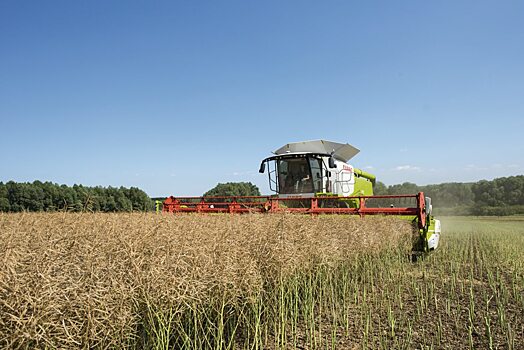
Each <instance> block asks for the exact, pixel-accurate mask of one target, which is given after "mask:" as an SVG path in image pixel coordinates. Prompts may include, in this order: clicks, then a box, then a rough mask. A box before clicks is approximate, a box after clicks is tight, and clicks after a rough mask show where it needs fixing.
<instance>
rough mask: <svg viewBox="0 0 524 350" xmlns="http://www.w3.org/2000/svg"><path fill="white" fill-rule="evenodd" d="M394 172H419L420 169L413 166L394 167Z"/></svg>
mask: <svg viewBox="0 0 524 350" xmlns="http://www.w3.org/2000/svg"><path fill="white" fill-rule="evenodd" d="M395 170H396V171H420V167H418V166H413V165H399V166H397V167H395Z"/></svg>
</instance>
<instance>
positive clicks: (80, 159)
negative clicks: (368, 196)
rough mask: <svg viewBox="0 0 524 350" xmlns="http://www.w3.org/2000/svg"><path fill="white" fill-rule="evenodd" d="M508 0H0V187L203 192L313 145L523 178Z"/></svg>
mask: <svg viewBox="0 0 524 350" xmlns="http://www.w3.org/2000/svg"><path fill="white" fill-rule="evenodd" d="M523 23H524V2H522V1H460V0H453V1H419V0H413V1H402V0H400V1H245V0H238V1H228V0H227V1H165V2H164V1H69V0H68V1H15V0H13V1H9V0H7V1H6V0H3V1H0V128H1V129H0V130H1V131H0V149H1V150H2V151H1V153H0V181H4V182H6V181H9V180H14V181H19V182H24V181H34V180H37V179H38V180H42V181H52V182H56V183H60V184H62V183H65V184H69V185H72V184H74V183H81V184H84V185H89V186H95V185H101V186H109V185H111V186H121V185H122V186H127V187H129V186H137V187H140V188H142V189H144V190H145V191H146V192H147V193H148V194H149V195H151V196H163V195H170V194H173V195H200V194H202V193H203V192H205V191H206V190H208V189H210V188H212V187H214V186H215V185H216V184H217V183H218V182H228V181H251V182H253V183H255V184H256V185H258V186H259V187H260V188H261V190H262V192H263V193H268V192H269V190H268V186H267V178H266V175H265V174H264V175H261V174H258V172H257V170H258V166H259V163H260V160H261V159H263V158H265V157H266V156H269V155H270V152H271V151H273V150H275V149H277V148H279V147H280V146H282V145H283V144H286V143H288V142H293V141H302V140H314V139H327V140H332V141H338V142H348V143H350V144H352V145H354V146H356V147H357V148H359V149H360V150H361V152H360V154H358V155H357V156H356V157H355V158H353V160H352V161H351V164H352V165H354V166H356V167H360V168H363V169H366V170H367V171H369V172H371V173H374V174H376V175H377V177H378V179H379V180H380V181H382V182H384V183H386V184H388V185H392V184H396V183H402V182H405V181H410V182H414V183H417V184H421V185H422V184H430V183H441V182H454V181H460V182H470V181H478V180H481V179H493V178H495V177H501V176H510V175H517V174H523V173H524V156H523V154H524V141H523V129H524V63H523V62H524V24H523Z"/></svg>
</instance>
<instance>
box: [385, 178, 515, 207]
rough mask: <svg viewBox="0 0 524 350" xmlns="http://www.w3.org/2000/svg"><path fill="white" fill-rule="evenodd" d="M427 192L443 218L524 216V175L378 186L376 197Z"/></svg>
mask: <svg viewBox="0 0 524 350" xmlns="http://www.w3.org/2000/svg"><path fill="white" fill-rule="evenodd" d="M417 192H424V194H425V195H427V196H429V197H431V200H432V204H433V208H435V209H436V213H439V214H440V215H445V214H454V215H513V214H524V175H518V176H509V177H501V178H497V179H494V180H491V181H487V180H482V181H478V182H475V183H457V182H454V183H442V184H438V185H426V186H418V185H416V184H414V183H410V182H405V183H403V184H398V185H392V186H386V185H384V184H383V183H381V182H377V184H376V185H375V194H377V195H380V194H383V195H395V194H410V193H417Z"/></svg>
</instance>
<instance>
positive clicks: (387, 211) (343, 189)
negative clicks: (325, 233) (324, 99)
mask: <svg viewBox="0 0 524 350" xmlns="http://www.w3.org/2000/svg"><path fill="white" fill-rule="evenodd" d="M358 152H360V151H359V150H358V149H357V148H355V147H353V146H351V145H349V144H342V143H336V142H331V141H324V140H317V141H304V142H295V143H288V144H286V145H284V146H283V147H281V148H279V149H278V150H276V151H275V152H274V155H273V156H271V157H268V158H266V159H264V160H263V161H262V163H261V165H260V170H259V171H260V173H264V172H265V171H266V169H267V172H268V175H269V187H270V189H271V190H272V191H274V192H275V193H276V194H275V195H272V196H249V197H240V196H238V197H172V196H171V197H169V198H167V199H166V200H165V201H164V203H163V209H162V210H163V212H168V213H191V212H197V213H252V212H260V213H278V212H292V213H303V214H346V215H360V217H364V216H366V215H397V216H399V217H401V218H404V219H409V220H411V221H412V223H413V225H415V227H416V229H417V230H418V232H419V239H418V240H416V242H415V243H414V247H413V252H414V254H415V255H417V254H420V253H425V252H429V251H431V250H434V249H436V248H437V246H438V243H439V238H440V221H439V220H437V219H435V218H434V217H433V215H432V206H431V199H430V198H429V197H425V196H424V193H422V192H419V193H417V194H405V195H394V196H374V195H373V186H374V184H375V176H374V175H372V174H369V173H367V172H365V171H362V170H361V169H357V168H355V167H353V166H351V165H349V164H348V163H347V162H348V161H349V160H350V159H351V158H353V157H354V156H355V155H356V154H357V153H358ZM393 203H395V204H393Z"/></svg>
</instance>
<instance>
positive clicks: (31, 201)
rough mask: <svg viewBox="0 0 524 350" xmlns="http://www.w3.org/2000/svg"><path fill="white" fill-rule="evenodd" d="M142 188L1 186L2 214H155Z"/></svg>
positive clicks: (43, 185)
mask: <svg viewBox="0 0 524 350" xmlns="http://www.w3.org/2000/svg"><path fill="white" fill-rule="evenodd" d="M153 208H154V206H153V204H152V201H151V199H150V198H149V196H148V195H147V194H146V193H145V192H144V191H142V190H141V189H139V188H136V187H131V188H125V187H120V188H116V187H100V186H97V187H86V186H82V185H73V186H66V185H58V184H54V183H51V182H41V181H34V182H33V183H28V182H25V183H17V182H14V181H9V182H7V183H5V184H4V183H2V182H0V211H3V212H21V211H73V212H130V211H150V210H153Z"/></svg>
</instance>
